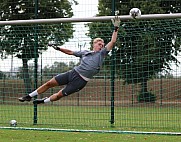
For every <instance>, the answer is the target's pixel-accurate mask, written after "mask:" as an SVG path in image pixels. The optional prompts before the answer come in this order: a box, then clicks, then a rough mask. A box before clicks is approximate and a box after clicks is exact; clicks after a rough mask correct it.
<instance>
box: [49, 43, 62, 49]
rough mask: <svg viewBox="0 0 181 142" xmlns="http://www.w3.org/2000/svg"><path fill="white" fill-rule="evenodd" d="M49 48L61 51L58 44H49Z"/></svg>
mask: <svg viewBox="0 0 181 142" xmlns="http://www.w3.org/2000/svg"><path fill="white" fill-rule="evenodd" d="M48 46H51V47H53V48H54V49H55V50H60V48H59V47H58V46H57V44H56V43H48Z"/></svg>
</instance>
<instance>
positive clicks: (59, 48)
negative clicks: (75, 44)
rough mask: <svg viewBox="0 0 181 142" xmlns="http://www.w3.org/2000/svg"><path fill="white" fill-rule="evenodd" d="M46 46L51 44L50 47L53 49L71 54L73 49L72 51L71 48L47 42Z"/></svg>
mask: <svg viewBox="0 0 181 142" xmlns="http://www.w3.org/2000/svg"><path fill="white" fill-rule="evenodd" d="M48 46H51V47H53V48H54V49H55V50H58V51H61V52H63V53H65V54H68V55H73V51H72V50H69V49H66V48H62V47H59V46H58V45H56V44H48Z"/></svg>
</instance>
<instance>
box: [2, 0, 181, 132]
mask: <svg viewBox="0 0 181 142" xmlns="http://www.w3.org/2000/svg"><path fill="white" fill-rule="evenodd" d="M141 2H143V1H141ZM167 2H168V1H167ZM35 4H36V3H35ZM104 4H106V3H104ZM115 4H117V6H116V5H115ZM178 4H179V2H175V7H176V8H177V7H178V6H177V5H178ZM83 5H84V6H86V5H89V4H88V3H84V4H83ZM90 5H91V4H90ZM123 5H128V3H127V2H125V3H123V4H119V5H118V2H117V1H112V3H111V1H110V2H107V7H109V8H110V9H111V8H112V9H114V10H116V9H115V8H116V7H117V9H119V7H122V6H123ZM47 6H48V3H47ZM73 6H74V7H76V5H73ZM94 6H95V5H94ZM110 6H111V7H110ZM170 6H171V1H170ZM170 6H168V7H167V9H169V8H170ZM147 7H150V5H149V4H148V3H147ZM43 8H45V7H43V5H40V7H39V9H40V11H41V10H43ZM142 8H143V15H142V17H141V18H140V19H139V20H133V19H132V18H131V17H130V16H129V15H123V16H120V18H121V20H122V26H121V28H120V31H119V36H118V40H117V44H116V45H115V48H114V49H113V51H111V52H110V54H109V56H108V57H107V58H106V60H105V63H104V65H103V67H102V70H101V72H100V73H99V74H98V75H97V76H95V77H94V78H93V79H92V80H91V81H89V82H88V84H87V86H86V87H85V88H84V89H83V90H81V91H80V92H78V93H75V94H73V95H70V96H68V97H65V98H63V99H61V100H60V101H57V102H54V103H49V104H45V105H39V106H33V105H32V103H20V102H19V101H18V100H17V98H18V97H20V96H22V95H26V94H28V93H29V92H31V91H32V90H34V89H36V88H37V87H38V86H40V85H41V84H43V83H44V82H46V81H47V80H49V79H51V78H52V77H53V76H55V75H56V74H58V73H60V72H64V71H67V70H69V69H71V68H72V67H74V66H75V65H77V64H78V63H79V59H78V58H76V57H73V56H67V55H64V54H63V53H60V52H58V51H55V50H54V49H53V48H50V47H47V43H48V42H49V41H54V42H57V43H58V44H59V45H62V46H64V47H66V48H68V49H71V50H85V49H86V50H87V49H89V48H90V46H91V45H90V43H91V39H93V38H95V37H96V36H99V37H101V38H103V39H105V42H106V43H107V42H108V41H109V39H110V38H111V33H112V24H111V21H110V19H111V18H112V17H113V16H111V15H114V13H111V12H110V14H106V13H107V11H105V13H104V14H105V15H103V14H102V15H101V12H100V13H99V15H98V17H88V16H87V17H85V18H84V17H80V18H74V17H72V18H58V17H53V16H52V15H53V14H52V13H51V14H52V15H51V14H50V15H51V16H49V18H53V19H46V17H43V14H42V15H41V13H39V14H38V13H36V12H38V11H37V10H38V9H37V8H35V17H34V18H40V19H34V20H29V19H30V18H29V19H27V18H28V17H27V18H25V17H26V16H24V19H27V20H24V19H22V18H20V19H18V17H16V19H15V17H12V18H10V21H5V20H4V19H3V18H1V19H2V20H3V21H2V20H1V21H0V25H1V36H0V38H1V41H2V42H1V45H0V47H1V48H0V49H1V50H0V53H1V54H2V57H4V55H7V57H8V59H4V60H3V61H1V62H2V63H1V65H0V67H1V68H0V70H2V72H1V74H0V77H1V80H0V86H1V87H0V98H1V99H0V100H1V101H0V105H1V107H0V112H1V118H0V124H1V125H2V126H3V127H7V126H9V121H10V120H12V119H16V120H17V121H18V126H19V127H23V128H26V127H30V128H32V129H33V127H36V128H47V127H48V128H66V129H72V128H76V129H91V128H94V129H115V130H135V129H136V130H145V129H146V131H152V129H154V130H155V131H179V130H180V125H179V124H180V111H179V110H180V105H181V102H180V89H179V88H180V87H179V86H180V83H181V80H180V70H179V68H180V64H179V59H180V56H179V51H180V32H179V31H180V28H181V22H180V17H181V14H180V13H178V12H179V11H178V12H177V13H176V12H175V14H174V13H173V14H167V12H168V11H166V12H165V13H164V12H163V9H164V8H165V7H164V8H163V9H162V10H160V7H159V8H158V9H157V10H158V11H154V12H160V13H159V14H156V15H154V14H151V15H147V14H145V15H144V12H145V13H146V10H145V7H142ZM176 8H175V9H176ZM140 9H141V8H140ZM175 9H174V10H175ZM31 11H32V10H31ZM65 11H66V9H65ZM125 11H127V13H129V9H126V10H125ZM66 12H67V11H66ZM96 12H97V11H96ZM119 12H120V13H121V12H122V11H119ZM161 12H162V13H161ZM55 13H56V12H55ZM29 14H30V15H31V13H29ZM83 14H85V13H83ZM123 14H124V13H123ZM17 15H18V14H17ZM19 15H21V14H20V13H19ZM38 16H39V17H38ZM59 16H60V17H63V16H61V15H59ZM71 16H72V14H71V13H70V15H68V16H67V17H71ZM2 17H3V16H2ZM41 18H43V19H41ZM9 55H12V56H9ZM6 61H7V62H6ZM175 65H177V66H175ZM170 68H172V69H173V70H170ZM3 70H4V71H3ZM7 70H8V71H7ZM8 72H9V73H8ZM59 89H60V88H59V87H56V88H53V89H50V90H49V91H47V92H46V93H44V94H43V95H40V96H39V97H45V96H49V95H51V94H53V93H55V92H57V91H58V90H59ZM110 126H114V128H112V127H110Z"/></svg>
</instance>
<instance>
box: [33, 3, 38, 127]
mask: <svg viewBox="0 0 181 142" xmlns="http://www.w3.org/2000/svg"><path fill="white" fill-rule="evenodd" d="M35 18H36V19H37V18H38V0H35ZM37 28H38V26H37V25H35V46H34V51H35V60H34V63H35V64H34V65H35V68H34V89H36V88H37V86H38V85H37V84H38V79H37V78H38V75H37V72H38V71H37V70H38V55H37V54H38V35H37V34H38V33H37ZM36 98H37V96H36V97H35V99H36ZM37 120H38V118H37V104H35V105H34V118H33V124H34V125H35V124H37Z"/></svg>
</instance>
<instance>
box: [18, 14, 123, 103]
mask: <svg viewBox="0 0 181 142" xmlns="http://www.w3.org/2000/svg"><path fill="white" fill-rule="evenodd" d="M111 21H112V23H113V25H114V31H113V33H112V38H111V41H110V42H109V43H108V44H107V45H106V46H105V45H104V40H103V39H101V38H95V39H94V40H93V51H87V50H85V51H71V50H69V49H65V48H61V47H58V46H56V45H53V44H52V45H49V46H52V47H53V48H54V49H56V50H58V51H61V52H63V53H65V54H68V55H74V56H76V57H80V58H81V62H80V65H79V66H76V67H74V68H73V69H72V70H70V71H67V72H65V73H60V74H58V75H57V76H55V77H53V78H52V79H50V80H49V81H47V82H46V83H44V84H43V85H42V86H40V87H39V88H38V89H36V90H35V91H33V92H32V93H30V94H28V95H26V96H23V97H20V98H19V101H20V102H24V101H31V99H32V97H34V96H37V95H40V94H42V93H44V92H45V91H47V90H48V89H49V88H52V87H55V86H61V85H65V87H64V88H63V89H61V90H60V91H59V92H57V93H55V94H53V95H51V96H50V97H46V98H42V99H36V100H34V101H33V103H34V104H41V103H48V102H53V101H57V100H59V99H60V98H62V97H65V96H68V95H70V94H72V93H75V92H78V91H79V90H81V89H82V88H84V87H85V85H86V84H87V82H88V81H89V80H90V79H91V78H92V77H93V76H94V75H95V74H97V73H98V72H99V70H100V67H101V65H102V64H103V60H104V58H105V57H106V56H107V54H108V53H109V51H110V50H111V49H112V48H113V46H114V44H115V42H116V39H117V34H118V29H119V26H120V18H119V17H118V16H115V18H114V19H111Z"/></svg>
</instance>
